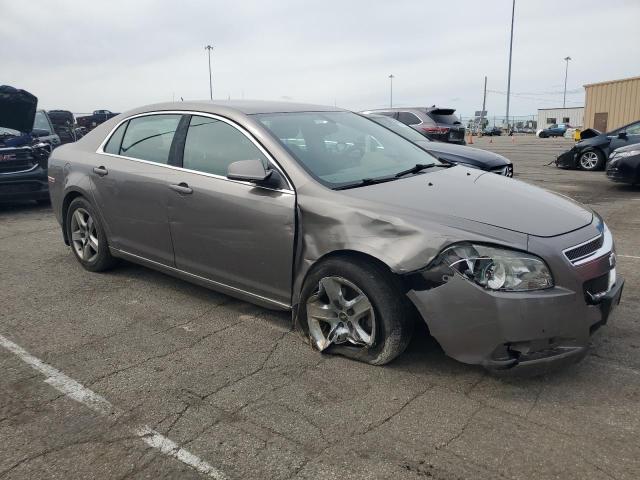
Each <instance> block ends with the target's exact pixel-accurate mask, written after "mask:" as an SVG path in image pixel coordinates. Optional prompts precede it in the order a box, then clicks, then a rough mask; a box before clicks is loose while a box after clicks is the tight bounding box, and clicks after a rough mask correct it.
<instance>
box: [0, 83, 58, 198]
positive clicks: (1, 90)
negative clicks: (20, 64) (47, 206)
mask: <svg viewBox="0 0 640 480" xmlns="http://www.w3.org/2000/svg"><path fill="white" fill-rule="evenodd" d="M37 104H38V99H37V98H36V97H35V96H33V95H32V94H30V93H29V92H27V91H25V90H18V89H16V88H13V87H9V86H7V85H3V86H0V201H5V200H36V201H38V202H48V201H49V184H48V181H47V180H48V179H47V161H48V159H49V155H50V154H51V150H52V149H53V148H54V147H55V146H57V145H59V144H60V138H59V137H58V136H57V135H56V134H55V133H54V131H53V126H52V125H51V121H50V120H49V117H48V116H47V114H46V112H45V111H44V110H39V111H36V105H37Z"/></svg>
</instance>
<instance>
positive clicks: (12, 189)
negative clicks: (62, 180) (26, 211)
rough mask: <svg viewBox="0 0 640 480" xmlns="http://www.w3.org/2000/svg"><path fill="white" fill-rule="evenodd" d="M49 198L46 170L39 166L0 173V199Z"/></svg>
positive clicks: (5, 200) (4, 200) (3, 200)
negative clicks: (15, 171)
mask: <svg viewBox="0 0 640 480" xmlns="http://www.w3.org/2000/svg"><path fill="white" fill-rule="evenodd" d="M48 198H49V183H48V180H47V170H46V169H43V168H42V167H40V166H36V168H34V169H32V170H29V171H26V172H17V173H8V174H3V175H0V201H2V202H7V201H20V200H46V199H48Z"/></svg>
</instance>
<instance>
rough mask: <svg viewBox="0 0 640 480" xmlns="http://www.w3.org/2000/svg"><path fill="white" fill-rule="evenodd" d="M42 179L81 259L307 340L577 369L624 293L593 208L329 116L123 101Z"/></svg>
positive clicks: (387, 356)
mask: <svg viewBox="0 0 640 480" xmlns="http://www.w3.org/2000/svg"><path fill="white" fill-rule="evenodd" d="M49 183H50V193H51V200H52V204H53V207H54V211H55V215H56V217H57V219H58V221H59V222H60V224H61V226H62V233H63V236H64V240H65V242H66V243H67V245H70V246H71V251H72V252H73V254H74V255H75V257H76V258H77V260H78V261H79V262H80V263H81V265H82V266H83V267H84V268H86V269H87V270H90V271H101V270H105V269H108V268H110V267H112V266H114V264H115V262H116V259H118V258H122V259H126V260H129V261H132V262H135V263H139V264H142V265H146V266H148V267H151V268H154V269H157V270H160V271H163V272H165V273H167V274H170V275H174V276H176V277H179V278H182V279H185V280H188V281H191V282H195V283H198V284H200V285H203V286H206V287H209V288H212V289H215V290H218V291H221V292H224V293H227V294H229V295H232V296H235V297H238V298H241V299H244V300H247V301H250V302H254V303H257V304H260V305H263V306H267V307H270V308H278V309H285V310H290V311H291V312H292V317H293V320H294V323H295V326H296V328H298V329H300V330H301V331H302V332H303V333H304V335H305V337H306V338H308V339H309V341H310V343H311V344H312V345H313V346H314V347H315V348H317V349H318V350H320V351H324V352H328V353H337V354H342V355H346V356H348V357H351V358H356V359H358V360H361V361H365V362H368V363H371V364H377V365H380V364H384V363H387V362H389V361H391V360H393V359H394V358H395V357H397V356H398V355H400V354H401V353H402V352H403V350H404V349H405V348H406V346H407V344H408V343H409V341H410V339H411V336H412V332H413V327H414V322H415V321H416V319H421V320H419V321H424V322H425V323H426V325H427V326H428V328H429V331H430V333H431V335H433V337H435V339H436V340H437V341H438V342H439V344H440V345H441V346H442V348H443V349H444V351H445V352H446V353H447V355H449V356H451V357H453V358H455V359H457V360H459V361H461V362H466V363H471V364H480V365H483V366H485V367H487V368H490V369H511V368H521V369H522V368H527V367H539V366H541V365H543V366H544V365H548V364H557V363H564V362H568V361H575V360H577V359H579V358H581V357H582V356H583V355H584V353H585V352H586V349H587V346H588V343H589V338H590V336H591V334H592V333H593V332H594V331H595V330H596V329H598V327H600V326H602V325H603V324H605V323H606V321H607V318H608V317H609V314H610V313H611V311H612V309H613V308H614V307H615V306H616V305H617V304H618V303H619V300H620V296H621V292H622V287H623V280H622V278H620V277H619V276H617V275H616V269H615V259H616V257H615V251H614V244H613V239H612V237H611V233H610V232H609V230H608V229H607V227H606V225H605V224H604V222H603V221H602V219H601V218H600V217H598V216H597V215H596V214H594V213H593V212H591V211H590V210H588V209H586V208H584V207H582V206H580V205H578V204H576V203H574V202H572V201H571V200H568V199H567V198H564V197H561V196H558V195H555V194H552V193H549V192H547V191H545V190H542V189H540V188H536V187H533V186H530V185H527V184H525V183H522V182H519V181H517V180H513V179H509V178H504V177H501V176H498V175H492V174H487V173H486V172H483V171H480V170H477V169H469V168H465V167H463V166H453V165H451V164H448V163H443V162H440V161H438V160H437V159H436V158H435V157H433V156H432V155H430V154H429V153H427V152H426V151H424V150H422V149H420V148H419V147H417V146H415V145H413V144H412V143H411V142H409V141H407V140H405V139H404V138H402V137H401V136H399V135H397V134H396V133H394V132H392V131H390V130H388V129H386V128H384V127H382V126H380V125H378V124H377V123H375V122H373V121H371V120H370V119H367V118H365V117H363V116H360V115H358V114H355V113H352V112H349V111H344V110H339V109H336V108H328V107H320V106H314V105H298V104H290V103H272V102H221V103H210V102H194V103H189V102H180V103H171V104H159V105H152V106H148V107H143V108H139V109H136V110H133V111H130V112H127V113H123V114H121V115H119V116H117V117H115V118H113V119H110V120H109V121H107V122H106V123H105V124H103V125H101V126H99V127H98V128H96V129H95V130H94V131H92V132H91V133H89V134H88V135H87V136H86V137H84V138H83V139H81V140H80V141H79V142H77V143H74V144H68V145H65V146H62V147H60V148H58V149H57V150H55V152H54V153H53V155H52V157H51V159H50V162H49Z"/></svg>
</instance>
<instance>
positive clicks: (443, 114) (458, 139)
mask: <svg viewBox="0 0 640 480" xmlns="http://www.w3.org/2000/svg"><path fill="white" fill-rule="evenodd" d="M364 113H375V114H378V115H385V116H387V117H391V118H394V119H395V120H398V121H399V122H401V123H404V124H405V125H408V126H410V127H411V128H413V129H414V130H416V131H418V132H420V133H421V134H422V135H424V136H425V137H427V138H428V139H429V140H433V141H436V142H448V143H458V144H460V145H465V144H466V141H465V139H464V136H465V132H466V129H465V127H464V125H462V123H461V122H460V119H458V117H456V116H455V114H454V113H455V109H453V108H438V107H436V106H433V107H427V108H423V107H414V108H387V109H380V110H367V111H366V112H364Z"/></svg>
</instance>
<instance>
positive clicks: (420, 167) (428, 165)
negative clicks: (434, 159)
mask: <svg viewBox="0 0 640 480" xmlns="http://www.w3.org/2000/svg"><path fill="white" fill-rule="evenodd" d="M439 166H440V165H437V164H435V163H418V164H416V165H415V166H413V167H411V168H408V169H406V170H402V171H401V172H398V173H396V175H395V178H400V177H404V176H405V175H409V174H410V173H418V172H421V171H422V170H426V169H427V168H432V167H439Z"/></svg>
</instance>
